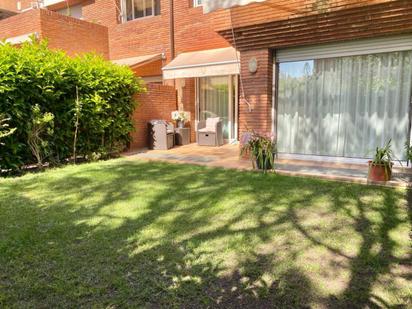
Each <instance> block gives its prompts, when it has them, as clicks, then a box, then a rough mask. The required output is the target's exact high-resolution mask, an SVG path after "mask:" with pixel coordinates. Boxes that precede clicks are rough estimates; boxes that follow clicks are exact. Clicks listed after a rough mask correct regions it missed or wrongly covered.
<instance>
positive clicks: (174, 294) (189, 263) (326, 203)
mask: <svg viewBox="0 0 412 309" xmlns="http://www.w3.org/2000/svg"><path fill="white" fill-rule="evenodd" d="M411 205H412V195H411V193H410V192H409V191H406V190H401V189H399V190H396V189H391V188H379V187H367V186H362V185H356V184H345V183H339V182H327V181H322V180H314V179H310V178H297V177H287V176H279V175H273V174H268V175H263V174H259V173H254V172H240V171H234V170H223V169H210V168H205V167H199V166H190V165H179V164H176V165H174V164H166V163H145V162H139V161H131V160H127V159H118V160H112V161H108V162H99V163H93V164H85V165H81V166H69V167H65V168H63V169H56V170H50V171H47V172H45V173H41V174H37V175H26V176H24V177H21V178H15V179H5V180H0V222H1V225H0V307H8V306H10V307H19V308H21V307H33V308H39V307H95V308H106V307H109V308H123V307H149V308H152V307H154V308H157V307H183V308H202V307H207V308H210V307H222V308H239V307H248V308H309V307H314V308H349V307H350V308H364V307H367V308H386V307H392V306H398V307H400V308H402V307H405V308H406V307H408V306H411V305H412V302H411V293H412V284H411V279H412V268H411V266H412V263H411V238H410V237H411V234H410V231H411V218H412V215H411Z"/></svg>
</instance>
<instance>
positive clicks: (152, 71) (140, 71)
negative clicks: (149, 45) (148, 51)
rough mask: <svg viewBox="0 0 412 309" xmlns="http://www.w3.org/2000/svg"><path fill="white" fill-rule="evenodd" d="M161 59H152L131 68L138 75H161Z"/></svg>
mask: <svg viewBox="0 0 412 309" xmlns="http://www.w3.org/2000/svg"><path fill="white" fill-rule="evenodd" d="M162 67H163V60H157V61H153V62H151V63H147V64H144V65H142V66H140V67H137V68H135V69H133V72H134V73H135V74H136V75H137V76H140V77H144V76H159V75H162V73H163V72H162Z"/></svg>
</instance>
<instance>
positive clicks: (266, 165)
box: [256, 154, 274, 171]
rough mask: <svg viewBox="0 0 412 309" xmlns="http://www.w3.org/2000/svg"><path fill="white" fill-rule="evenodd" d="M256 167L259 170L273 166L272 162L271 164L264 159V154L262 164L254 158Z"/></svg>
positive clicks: (269, 168)
mask: <svg viewBox="0 0 412 309" xmlns="http://www.w3.org/2000/svg"><path fill="white" fill-rule="evenodd" d="M272 156H273V157H274V155H273V154H272ZM256 167H257V168H258V169H260V170H264V171H267V170H271V169H273V167H274V164H271V163H270V162H269V161H267V160H266V156H263V164H261V162H260V160H258V159H256Z"/></svg>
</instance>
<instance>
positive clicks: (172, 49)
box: [169, 0, 175, 61]
mask: <svg viewBox="0 0 412 309" xmlns="http://www.w3.org/2000/svg"><path fill="white" fill-rule="evenodd" d="M174 11H175V10H174V0H169V12H170V13H169V14H170V18H169V34H170V37H169V40H170V42H169V43H170V61H172V60H173V59H174V58H175V12H174Z"/></svg>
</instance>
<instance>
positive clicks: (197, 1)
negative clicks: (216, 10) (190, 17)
mask: <svg viewBox="0 0 412 309" xmlns="http://www.w3.org/2000/svg"><path fill="white" fill-rule="evenodd" d="M198 6H203V0H193V7H195V8H196V7H198Z"/></svg>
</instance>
